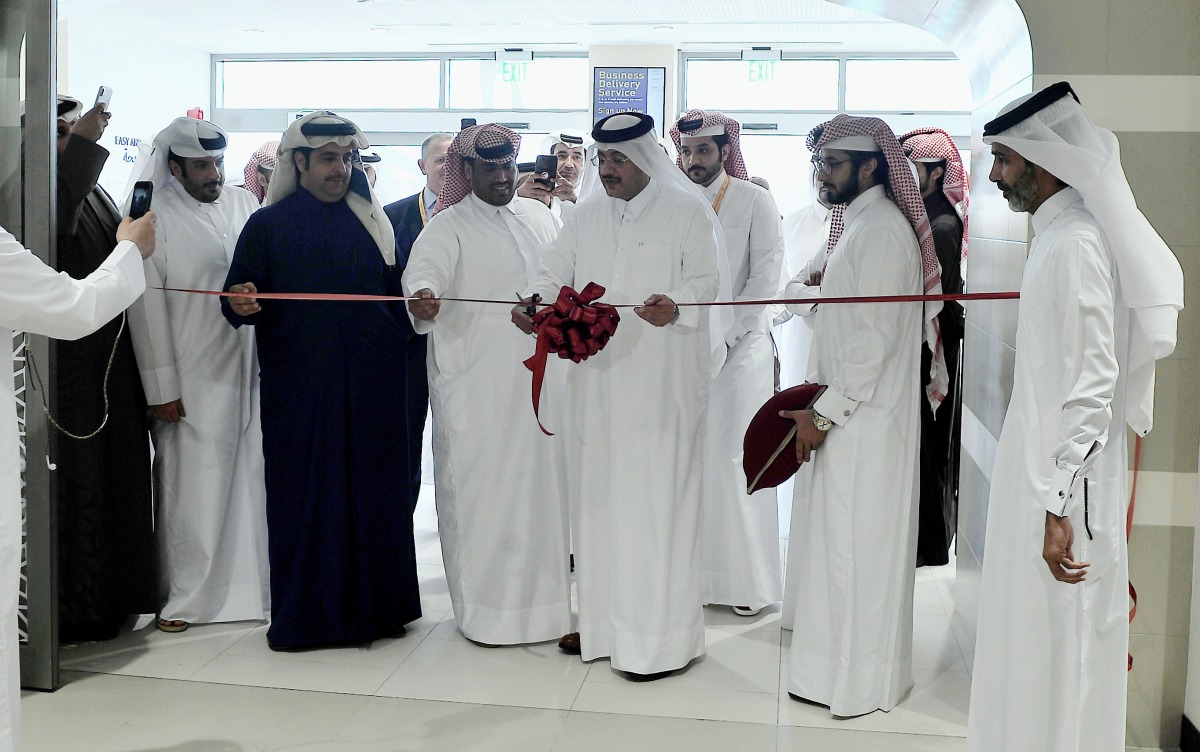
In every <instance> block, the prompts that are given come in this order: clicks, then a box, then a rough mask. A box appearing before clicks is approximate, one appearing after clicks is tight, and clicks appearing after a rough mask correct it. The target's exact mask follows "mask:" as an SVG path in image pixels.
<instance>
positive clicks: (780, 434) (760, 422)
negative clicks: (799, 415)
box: [742, 384, 825, 494]
mask: <svg viewBox="0 0 1200 752" xmlns="http://www.w3.org/2000/svg"><path fill="white" fill-rule="evenodd" d="M824 391H825V387H824V386H822V385H821V384H801V385H800V386H794V387H791V388H790V389H784V390H783V391H782V392H777V393H776V394H775V396H773V397H771V399H769V400H767V401H766V403H765V404H764V405H763V406H762V407H760V408H758V412H757V413H755V414H754V419H753V420H751V421H750V426H749V427H748V428H747V429H746V437H745V438H744V439H743V440H742V469H743V470H745V471H746V493H748V494H752V493H754V492H755V491H758V490H761V489H763V488H775V487H776V486H778V485H779V484H780V483H783V482H784V481H785V480H787V479H788V478H790V477H792V476H793V475H795V474H796V471H797V470H799V469H800V463H799V462H797V461H796V421H794V420H792V419H791V418H781V417H779V411H780V410H807V409H808V408H810V407H812V406H813V403H814V402H816V401H817V398H818V397H820V396H821V393H822V392H824Z"/></svg>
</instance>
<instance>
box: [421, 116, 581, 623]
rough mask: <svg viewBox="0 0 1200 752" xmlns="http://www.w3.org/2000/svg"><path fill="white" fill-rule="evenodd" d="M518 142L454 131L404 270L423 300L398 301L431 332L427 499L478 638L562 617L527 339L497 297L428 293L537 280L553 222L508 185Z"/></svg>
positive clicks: (557, 543) (461, 606)
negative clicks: (430, 491)
mask: <svg viewBox="0 0 1200 752" xmlns="http://www.w3.org/2000/svg"><path fill="white" fill-rule="evenodd" d="M520 143H521V137H520V136H518V135H517V134H516V133H514V132H512V131H511V130H509V129H508V128H505V127H503V126H499V125H495V124H487V125H475V126H471V127H470V128H467V129H466V130H464V131H462V132H461V133H459V134H458V136H456V137H455V139H454V141H453V142H451V144H450V148H449V150H448V152H447V162H446V180H445V182H444V185H443V188H442V194H441V196H440V198H439V200H438V204H439V205H440V206H441V207H442V208H441V210H440V211H438V213H437V214H436V215H435V216H434V217H433V219H432V221H430V223H429V226H428V227H426V228H425V229H424V231H422V232H421V234H420V235H419V236H418V237H417V240H416V242H415V243H414V244H413V248H412V255H411V256H410V257H409V260H408V266H407V268H406V269H405V270H404V277H403V281H404V290H405V292H406V294H409V295H414V294H415V295H417V296H419V297H422V298H429V299H422V300H415V301H411V302H410V303H409V310H410V312H411V313H412V316H413V324H414V326H415V327H416V330H417V333H418V334H426V333H428V334H429V335H430V339H429V396H430V403H431V405H432V407H433V427H434V428H433V441H434V463H435V464H434V467H435V472H434V477H435V487H436V496H435V500H436V503H437V510H438V529H439V533H440V535H441V540H442V558H443V560H444V561H445V564H446V581H447V583H448V585H449V588H450V600H451V603H452V604H453V607H454V618H455V620H456V621H457V623H458V629H459V631H460V632H462V633H463V635H464V636H466V637H467V639H469V640H472V641H473V642H477V643H482V644H486V645H514V644H521V643H531V642H544V641H546V640H551V639H557V638H559V637H561V636H562V634H563V633H564V632H567V631H569V630H570V625H571V587H570V581H569V564H568V561H567V510H566V504H565V502H564V500H563V495H562V492H561V489H560V488H559V485H560V484H559V483H558V482H557V477H558V476H557V474H556V473H554V472H543V469H544V467H545V465H544V459H545V457H546V455H547V454H548V452H549V447H550V446H551V445H552V440H551V439H549V438H548V437H546V436H543V435H542V433H541V431H540V430H539V429H538V422H537V419H536V418H535V416H534V413H533V410H532V409H531V407H530V402H529V394H530V392H529V389H530V382H529V373H528V371H526V370H525V369H524V368H523V367H522V366H521V361H522V360H524V359H526V358H528V357H530V356H532V355H533V352H534V344H535V341H534V340H533V338H531V337H529V336H526V335H522V334H521V332H519V331H517V330H515V329H514V328H513V327H512V324H511V322H510V318H509V313H508V310H507V308H497V307H496V306H491V305H486V304H480V303H459V302H447V303H445V304H442V303H441V302H440V301H438V300H436V299H434V298H435V296H436V297H443V296H444V297H457V298H477V299H489V298H490V299H497V298H499V299H504V298H506V297H509V296H511V295H512V294H513V291H517V290H523V289H525V288H527V287H529V285H530V284H532V283H533V281H534V279H535V278H536V275H537V269H538V266H537V264H538V252H539V251H540V249H541V248H542V247H543V246H544V245H545V244H546V243H549V242H550V241H552V240H553V239H554V236H555V232H556V228H555V225H554V221H553V219H552V218H551V217H550V212H549V210H548V209H546V207H545V206H543V205H542V204H540V203H539V202H537V201H534V200H533V199H528V198H521V197H519V196H516V194H515V190H516V162H515V159H516V155H517V151H518V149H519V148H520ZM476 407H478V408H479V409H476Z"/></svg>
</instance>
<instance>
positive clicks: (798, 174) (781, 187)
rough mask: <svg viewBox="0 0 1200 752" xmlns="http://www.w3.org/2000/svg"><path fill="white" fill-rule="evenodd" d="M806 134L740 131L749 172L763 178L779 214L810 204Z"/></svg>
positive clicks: (810, 155) (808, 157)
mask: <svg viewBox="0 0 1200 752" xmlns="http://www.w3.org/2000/svg"><path fill="white" fill-rule="evenodd" d="M806 138H807V134H801V135H782V134H758V133H742V139H741V145H742V156H743V157H744V158H745V160H746V169H747V170H749V171H750V174H751V175H755V176H757V177H760V178H766V180H767V182H768V183H770V184H771V195H772V196H774V198H775V203H776V204H777V205H778V206H779V213H780V214H782V215H783V216H785V217H786V216H787V215H789V214H791V213H792V212H795V211H799V210H800V209H802V208H804V207H805V206H807V205H808V204H810V203H812V201H813V197H812V194H813V192H812V190H810V189H809V187H808V171H809V160H810V159H811V158H812V154H810V153H809V151H808V147H806V146H805V145H804V142H805V139H806Z"/></svg>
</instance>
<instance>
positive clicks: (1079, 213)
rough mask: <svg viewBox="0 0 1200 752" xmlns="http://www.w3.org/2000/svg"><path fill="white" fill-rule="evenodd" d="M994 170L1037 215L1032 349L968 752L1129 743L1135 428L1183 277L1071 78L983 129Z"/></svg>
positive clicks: (1029, 311)
mask: <svg viewBox="0 0 1200 752" xmlns="http://www.w3.org/2000/svg"><path fill="white" fill-rule="evenodd" d="M983 133H984V142H985V143H988V144H991V147H992V154H993V156H994V162H993V165H992V171H991V174H990V175H989V176H988V177H989V179H990V180H991V181H992V182H994V183H996V185H997V187H999V188H1000V189H1001V191H1002V192H1003V194H1004V197H1005V198H1006V199H1007V200H1008V204H1009V207H1010V208H1011V209H1012V210H1013V211H1018V212H1029V213H1030V214H1031V215H1032V220H1033V230H1034V237H1033V241H1032V243H1031V245H1030V249H1029V257H1028V260H1027V261H1026V264H1025V273H1024V275H1023V277H1022V280H1021V301H1020V309H1019V314H1018V319H1017V339H1016V350H1017V359H1016V367H1015V372H1014V375H1013V392H1012V399H1011V401H1010V402H1009V406H1008V412H1007V414H1006V415H1005V418H1004V428H1003V430H1002V431H1001V433H1000V443H999V445H998V447H997V450H996V464H995V469H994V470H993V473H992V492H991V498H990V500H989V502H988V520H987V533H986V543H985V546H986V550H987V555H986V558H985V559H984V564H983V579H982V583H981V591H980V604H981V605H980V610H979V634H978V637H977V638H976V645H975V668H974V673H973V675H972V682H971V685H972V687H971V714H970V718H969V720H968V726H967V749H968V750H970V752H1008V750H1037V752H1077V751H1080V750H1087V752H1120V751H1121V750H1124V749H1125V704H1126V694H1127V689H1126V681H1127V679H1126V653H1127V650H1128V646H1129V619H1128V602H1127V598H1126V580H1127V577H1128V558H1127V547H1126V540H1125V519H1126V500H1127V499H1128V498H1129V488H1128V486H1127V484H1126V471H1127V467H1128V455H1127V454H1126V447H1125V424H1126V423H1128V424H1129V426H1130V427H1131V428H1132V429H1133V430H1134V431H1135V432H1136V433H1137V434H1138V435H1139V436H1144V435H1146V433H1147V432H1149V430H1150V428H1151V426H1152V423H1153V404H1154V363H1155V360H1156V359H1158V358H1163V357H1166V356H1167V355H1169V354H1170V353H1171V352H1172V350H1174V347H1175V337H1176V320H1177V317H1178V311H1179V309H1181V308H1182V307H1183V273H1182V271H1181V270H1180V266H1179V262H1178V261H1177V260H1176V258H1175V256H1174V254H1173V253H1172V252H1171V249H1170V248H1168V247H1167V245H1166V244H1165V243H1164V242H1163V240H1162V238H1160V237H1159V235H1158V233H1156V232H1155V231H1154V228H1153V227H1151V226H1150V223H1149V222H1147V221H1146V218H1145V217H1144V216H1143V215H1142V213H1141V211H1139V210H1138V208H1137V205H1136V203H1135V202H1134V199H1133V194H1132V192H1131V191H1130V189H1129V184H1128V183H1127V181H1126V179H1125V175H1124V171H1123V170H1122V168H1121V164H1120V157H1119V147H1118V143H1117V139H1116V137H1115V136H1114V135H1113V134H1112V133H1111V132H1110V131H1107V130H1104V129H1102V128H1097V127H1096V126H1095V125H1093V124H1092V121H1091V119H1090V118H1089V117H1088V116H1087V113H1086V112H1085V111H1084V110H1083V108H1082V107H1081V106H1080V104H1079V102H1078V100H1077V98H1075V95H1074V92H1072V91H1071V88H1070V86H1069V85H1068V84H1066V83H1058V84H1055V85H1053V86H1051V87H1049V88H1047V89H1045V90H1044V91H1041V92H1038V93H1037V94H1033V95H1030V96H1028V97H1024V98H1022V99H1019V100H1017V101H1016V102H1013V103H1012V104H1010V105H1008V106H1007V107H1005V108H1004V109H1003V110H1001V113H1000V115H999V116H998V117H997V118H996V119H995V120H993V121H991V122H990V123H988V124H987V125H985V126H984V131H983Z"/></svg>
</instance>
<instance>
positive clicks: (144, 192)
mask: <svg viewBox="0 0 1200 752" xmlns="http://www.w3.org/2000/svg"><path fill="white" fill-rule="evenodd" d="M153 195H154V183H152V182H150V181H149V180H139V181H138V182H136V183H134V184H133V198H132V200H131V201H130V202H129V216H130V217H132V218H133V219H138V218H139V217H143V216H145V215H146V212H148V211H150V199H151V197H152V196H153Z"/></svg>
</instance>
